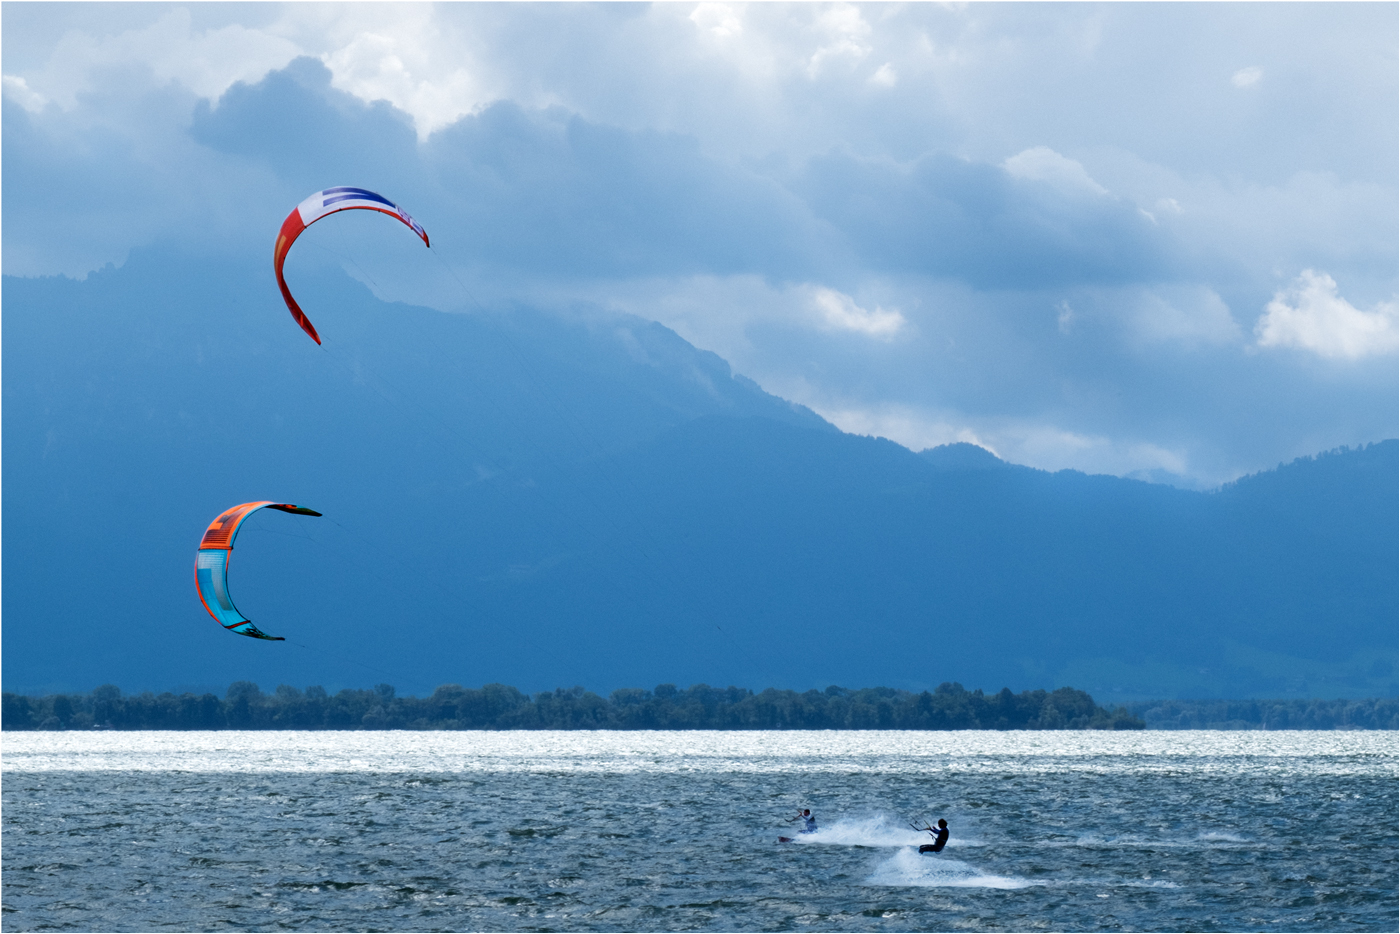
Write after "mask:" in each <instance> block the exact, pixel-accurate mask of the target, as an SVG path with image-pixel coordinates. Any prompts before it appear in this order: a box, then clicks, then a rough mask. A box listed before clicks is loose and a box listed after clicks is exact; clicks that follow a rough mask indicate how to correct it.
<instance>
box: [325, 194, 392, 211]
mask: <svg viewBox="0 0 1400 934" xmlns="http://www.w3.org/2000/svg"><path fill="white" fill-rule="evenodd" d="M341 201H377V202H379V203H380V204H385V205H388V206H389V207H391V208H393V209H394V210H396V211H397V210H398V209H399V206H398V205H397V204H395V203H394V202H392V201H390V200H389V199H388V198H386V197H384V196H383V195H377V194H375V193H374V192H372V191H360V190H359V189H355V190H354V193H353V194H344V195H336V196H335V197H334V198H322V199H321V204H323V205H326V206H329V205H332V204H337V203H339V202H341Z"/></svg>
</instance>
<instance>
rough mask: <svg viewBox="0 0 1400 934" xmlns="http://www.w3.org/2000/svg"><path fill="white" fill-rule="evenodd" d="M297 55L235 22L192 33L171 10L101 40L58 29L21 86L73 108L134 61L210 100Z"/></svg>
mask: <svg viewBox="0 0 1400 934" xmlns="http://www.w3.org/2000/svg"><path fill="white" fill-rule="evenodd" d="M299 52H300V50H299V49H298V47H297V46H296V45H295V44H294V43H292V42H290V41H289V40H287V39H285V38H283V37H281V36H277V35H273V34H271V33H269V32H266V31H262V30H257V29H248V28H245V27H243V26H239V25H236V24H235V25H228V26H222V27H219V28H215V29H206V30H202V31H200V30H196V29H194V27H193V24H192V21H191V17H190V13H189V11H188V10H186V9H184V8H182V7H176V8H174V9H171V10H170V11H169V12H168V13H165V14H164V15H162V16H160V17H159V18H158V19H156V20H155V22H153V23H150V24H149V25H147V26H145V27H143V28H140V29H128V30H125V31H123V32H120V33H117V34H115V35H108V36H103V37H100V38H98V37H94V36H92V35H90V34H89V33H86V32H80V31H77V30H74V31H70V32H68V33H66V34H64V35H63V37H62V38H61V39H59V41H58V42H57V43H56V44H55V46H54V49H53V52H52V53H51V54H50V56H49V59H48V62H47V64H46V66H45V67H44V68H43V69H42V70H41V71H40V72H38V73H36V74H32V75H30V76H29V79H28V80H29V84H28V85H26V87H32V89H33V93H35V94H38V95H41V96H43V97H47V98H49V99H50V100H52V101H54V102H55V103H57V104H58V105H59V106H60V107H62V108H63V109H65V110H72V109H74V108H76V107H77V106H78V96H79V95H81V94H83V93H84V92H87V91H90V90H92V89H94V88H95V87H97V86H98V84H99V83H101V82H102V81H103V80H104V78H103V73H104V72H106V71H108V70H109V69H112V68H121V67H129V66H132V65H138V66H145V67H147V68H149V69H150V72H151V74H152V75H154V76H155V78H156V79H157V80H159V81H163V82H175V83H178V84H180V85H182V86H184V87H186V88H188V89H190V90H191V91H193V92H194V93H196V94H198V95H200V96H201V97H207V98H216V97H218V96H219V95H220V94H222V93H223V92H224V91H226V90H227V89H228V88H229V86H230V85H232V84H233V83H234V82H236V81H249V82H251V81H258V80H260V79H261V78H262V77H263V76H264V75H266V74H267V73H268V72H270V71H272V70H274V69H277V68H282V67H284V66H285V65H286V64H287V63H288V62H290V61H291V60H292V59H293V58H295V57H296V56H297V55H298V54H299ZM8 84H9V82H8V79H7V85H8Z"/></svg>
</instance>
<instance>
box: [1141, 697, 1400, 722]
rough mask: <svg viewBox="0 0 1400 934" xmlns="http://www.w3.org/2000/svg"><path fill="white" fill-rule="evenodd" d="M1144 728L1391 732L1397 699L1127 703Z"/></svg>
mask: <svg viewBox="0 0 1400 934" xmlns="http://www.w3.org/2000/svg"><path fill="white" fill-rule="evenodd" d="M1127 709H1128V712H1129V713H1131V714H1132V715H1133V716H1135V717H1141V718H1142V720H1143V721H1144V722H1146V724H1147V728H1148V729H1149V730H1394V729H1397V728H1400V716H1398V715H1400V701H1397V699H1396V698H1394V697H1371V698H1364V699H1362V700H1193V701H1139V702H1137V703H1132V704H1128V705H1127Z"/></svg>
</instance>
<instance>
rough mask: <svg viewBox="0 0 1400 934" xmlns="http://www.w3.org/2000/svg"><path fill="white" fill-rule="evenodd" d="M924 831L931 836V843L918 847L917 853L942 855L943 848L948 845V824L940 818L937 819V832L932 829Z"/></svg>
mask: <svg viewBox="0 0 1400 934" xmlns="http://www.w3.org/2000/svg"><path fill="white" fill-rule="evenodd" d="M924 829H925V830H927V831H928V832H929V833H931V834H933V842H932V843H925V844H924V845H923V846H921V847H919V852H920V853H942V852H943V848H944V847H945V846H947V845H948V822H947V821H946V820H944V819H943V818H941V817H940V818H939V819H938V830H936V831H935V830H934V829H933V828H932V827H926V828H924Z"/></svg>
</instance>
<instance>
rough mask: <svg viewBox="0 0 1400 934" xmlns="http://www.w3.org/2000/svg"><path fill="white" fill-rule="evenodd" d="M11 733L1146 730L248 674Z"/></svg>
mask: <svg viewBox="0 0 1400 934" xmlns="http://www.w3.org/2000/svg"><path fill="white" fill-rule="evenodd" d="M0 726H3V729H6V730H74V729H98V730H826V729H834V730H1140V729H1143V728H1144V726H1145V724H1144V722H1143V721H1142V720H1141V719H1139V718H1138V717H1135V716H1132V715H1131V714H1129V713H1128V712H1127V711H1126V710H1124V709H1123V708H1115V709H1113V710H1106V709H1104V708H1103V707H1100V706H1099V705H1098V704H1096V703H1094V699H1093V698H1092V697H1090V696H1089V695H1088V694H1086V693H1085V692H1083V691H1079V690H1076V689H1074V688H1060V689H1058V690H1055V691H1042V690H1036V691H1022V692H1021V693H1019V694H1013V693H1012V692H1011V691H1010V690H1009V689H1006V688H1003V689H1002V690H1001V691H999V692H997V693H995V694H984V693H983V692H982V691H980V690H976V691H969V690H967V689H966V688H964V687H963V686H962V685H961V684H956V683H944V684H942V685H940V686H939V687H938V688H937V689H936V690H934V691H923V692H921V693H914V692H912V691H903V690H896V689H894V688H884V687H877V688H862V689H859V690H848V689H846V688H841V687H836V686H832V687H829V688H827V689H826V690H825V691H816V690H811V691H806V692H802V693H799V692H797V691H788V690H777V689H774V688H768V689H767V690H764V691H761V692H758V693H755V692H753V691H751V690H748V689H746V688H737V687H729V688H712V687H710V686H708V685H705V684H697V685H694V686H692V687H690V688H689V689H681V688H677V687H676V686H675V685H673V684H661V685H658V686H657V687H656V688H654V689H653V690H650V691H648V690H644V689H640V688H623V689H620V690H617V691H613V692H612V693H611V694H610V695H608V697H606V698H604V697H601V696H599V695H597V694H595V693H593V692H592V691H587V690H584V689H583V688H581V687H575V688H569V689H563V688H561V689H558V690H555V691H545V692H542V693H539V694H535V695H533V696H531V695H527V694H524V693H522V692H521V691H519V690H517V689H515V688H513V687H509V686H507V685H503V684H488V685H486V686H484V687H482V688H480V689H472V688H464V687H462V686H460V685H457V684H446V685H443V686H441V687H439V688H438V689H437V690H435V691H434V692H433V693H432V694H431V695H430V696H428V697H424V698H418V697H399V696H398V695H397V693H396V692H395V690H394V688H393V686H392V685H388V684H380V685H377V686H376V687H374V688H370V689H367V690H353V689H346V690H342V691H338V692H336V693H335V694H330V693H328V692H327V691H326V690H325V689H324V688H321V687H309V688H307V689H306V690H305V691H302V690H299V689H297V688H294V687H291V686H290V685H285V684H284V685H279V686H278V688H277V690H276V691H274V692H273V693H271V694H267V693H264V692H263V691H261V690H260V689H259V688H258V686H257V685H256V684H253V683H251V682H248V681H237V682H235V683H233V684H232V685H230V686H229V688H228V691H227V693H226V694H225V695H224V697H223V698H219V697H217V696H216V695H214V694H209V693H206V694H203V695H197V694H193V693H185V694H179V695H176V694H173V693H168V692H167V693H164V694H154V693H151V692H145V693H141V694H133V695H123V694H122V692H121V690H120V689H119V688H117V687H116V686H114V685H110V684H107V685H103V686H101V687H99V688H96V689H94V690H93V691H92V692H90V693H87V694H52V695H48V696H45V697H29V696H24V695H19V694H11V693H5V694H4V695H3V711H0Z"/></svg>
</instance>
